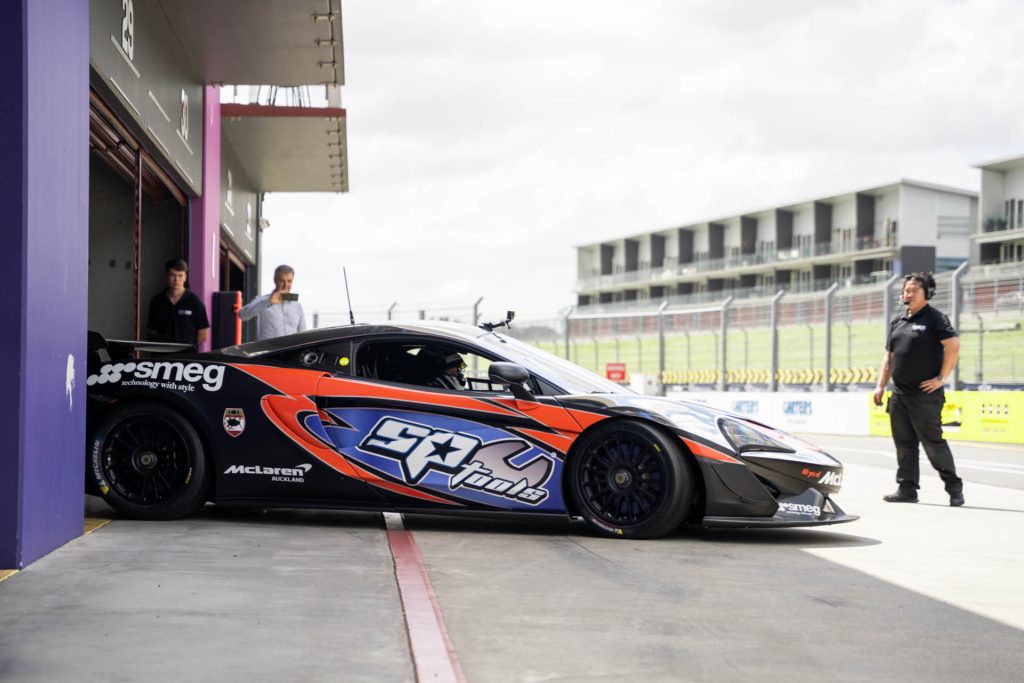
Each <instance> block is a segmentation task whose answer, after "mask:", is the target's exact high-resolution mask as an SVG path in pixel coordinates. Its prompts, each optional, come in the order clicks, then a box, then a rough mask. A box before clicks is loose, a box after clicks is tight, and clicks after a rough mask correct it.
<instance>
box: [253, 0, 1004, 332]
mask: <svg viewBox="0 0 1024 683" xmlns="http://www.w3.org/2000/svg"><path fill="white" fill-rule="evenodd" d="M342 14H343V24H344V40H345V74H346V85H345V87H344V88H343V94H342V97H343V105H344V106H345V108H346V109H347V112H348V164H349V183H350V191H349V192H348V193H346V194H338V195H327V194H324V195H314V194H271V195H268V196H267V201H266V205H265V215H266V217H267V218H268V219H269V220H270V222H271V227H270V228H269V229H268V230H267V231H265V232H264V233H263V237H264V261H263V262H264V268H263V273H262V278H261V280H262V290H261V291H269V289H270V288H271V287H272V282H271V271H272V270H273V268H274V266H275V265H277V264H278V263H281V262H287V263H289V264H291V265H293V266H294V267H295V269H296V280H295V291H298V292H300V293H301V297H302V299H301V300H302V302H303V304H304V306H305V309H306V312H307V314H311V313H312V312H313V311H319V312H320V313H321V324H324V323H340V322H342V318H341V317H340V316H337V315H335V316H329V315H328V314H329V313H341V312H343V311H345V310H346V307H345V304H344V289H343V286H342V277H341V266H342V265H344V266H346V267H347V269H348V276H349V282H350V285H351V288H352V302H353V305H354V307H355V309H356V315H357V319H359V318H360V317H362V318H363V319H370V318H372V317H378V318H379V317H380V316H381V315H382V312H383V311H384V309H386V308H387V307H388V306H389V305H391V304H392V302H398V307H397V308H396V312H397V313H399V314H403V317H410V316H414V315H415V311H416V310H418V309H421V308H424V309H427V312H428V316H437V315H449V316H458V315H463V316H465V315H466V314H467V312H468V311H469V310H470V308H471V306H472V304H473V302H474V301H475V300H476V299H477V298H479V297H484V302H483V304H482V311H483V313H484V315H485V317H487V318H493V317H496V316H498V314H500V313H501V312H504V311H505V310H506V309H515V310H516V311H517V316H518V317H519V318H521V319H524V320H525V319H528V318H532V319H537V318H546V317H553V316H555V315H556V314H557V313H558V312H559V310H560V309H564V308H565V307H567V306H569V305H571V304H572V303H574V301H575V295H574V293H573V287H574V284H575V277H576V251H575V248H574V247H575V246H576V245H579V244H584V243H589V242H595V241H599V240H603V239H609V238H614V237H621V236H625V235H629V234H635V233H641V232H646V231H650V230H656V229H661V228H666V227H671V226H675V225H682V224H685V223H690V222H695V221H698V220H703V219H708V218H714V217H721V216H727V215H733V214H737V213H741V212H745V211H752V210H755V209H761V208H766V207H769V206H774V205H780V204H785V203H789V202H794V201H797V200H803V199H810V198H813V197H817V196H825V195H830V194H836V193H840V192H845V191H851V190H855V189H859V188H865V187H871V186H875V185H882V184H885V183H888V182H892V181H894V180H897V179H899V178H913V179H917V180H924V181H929V182H934V183H940V184H946V185H952V186H956V187H963V188H968V189H974V190H977V189H978V186H979V182H980V180H979V179H980V172H979V171H978V170H977V169H974V168H972V167H971V165H972V164H975V163H978V162H984V161H990V160H993V159H997V158H1003V157H1008V156H1017V155H1024V136H1022V133H1024V116H1021V112H1022V111H1024V106H1022V105H1024V95H1022V93H1024V50H1022V49H1021V48H1020V40H1021V37H1022V36H1024V3H1022V2H1021V1H1020V0H884V1H882V0H862V1H857V0H842V1H831V0H675V1H669V0H665V1H655V0H630V1H629V2H623V1H622V0H617V1H615V2H613V1H612V0H586V1H579V2H576V1H568V0H517V1H516V2H514V3H510V2H484V1H481V0H429V1H428V0H422V1H413V0H402V1H400V2H380V1H379V0H345V1H344V2H343V5H342ZM360 314H362V315H360ZM344 317H345V318H347V314H346V315H345V316H344Z"/></svg>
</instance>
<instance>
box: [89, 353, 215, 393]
mask: <svg viewBox="0 0 1024 683" xmlns="http://www.w3.org/2000/svg"><path fill="white" fill-rule="evenodd" d="M225 369H226V366H224V365H213V364H209V365H207V364H203V363H182V362H180V361H150V360H144V361H139V362H137V363H136V362H129V363H107V364H106V365H104V366H103V367H101V368H100V372H99V374H98V375H89V379H88V380H86V384H88V385H89V386H93V385H95V384H120V385H121V386H123V387H131V386H135V387H146V388H149V389H172V390H175V391H184V392H191V391H195V390H196V388H200V389H205V390H206V391H218V390H219V389H220V388H221V387H222V386H223V385H224V371H225Z"/></svg>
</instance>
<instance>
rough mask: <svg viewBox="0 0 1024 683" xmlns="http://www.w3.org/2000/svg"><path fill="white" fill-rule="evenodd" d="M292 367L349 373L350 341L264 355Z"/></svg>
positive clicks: (343, 374) (338, 373) (333, 373)
mask: <svg viewBox="0 0 1024 683" xmlns="http://www.w3.org/2000/svg"><path fill="white" fill-rule="evenodd" d="M264 358H265V359H267V360H275V361H278V362H281V363H284V364H285V365H290V366H292V367H300V368H309V369H310V370H323V371H324V372H329V373H331V374H332V375H337V376H345V375H350V374H351V360H352V342H349V341H341V342H337V341H336V342H331V343H326V344H315V345H310V346H305V347H302V348H299V349H289V350H287V351H280V352H277V353H272V354H267V355H266V356H264Z"/></svg>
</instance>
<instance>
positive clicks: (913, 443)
mask: <svg viewBox="0 0 1024 683" xmlns="http://www.w3.org/2000/svg"><path fill="white" fill-rule="evenodd" d="M945 402H946V396H945V393H944V392H941V391H937V392H935V393H933V394H892V395H891V396H890V397H889V424H890V425H891V426H892V440H893V442H894V443H895V444H896V463H897V468H896V481H897V483H899V485H900V488H901V489H913V490H915V491H916V490H917V489H918V488H920V483H919V482H920V479H921V470H920V465H919V463H918V460H919V459H920V451H919V450H918V447H917V446H918V443H920V444H921V445H922V446H924V452H925V453H926V454H927V455H928V460H929V461H930V462H931V464H932V467H934V468H935V469H936V471H937V472H938V473H939V476H940V477H942V481H943V483H944V484H945V485H946V491H947V492H949V493H951V494H952V493H961V492H962V491H963V488H964V482H963V480H962V479H960V477H958V476H956V465H955V464H953V453H952V451H950V450H949V444H948V443H946V440H945V439H943V438H942V404H944V403H945Z"/></svg>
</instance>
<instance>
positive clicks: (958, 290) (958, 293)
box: [950, 261, 967, 391]
mask: <svg viewBox="0 0 1024 683" xmlns="http://www.w3.org/2000/svg"><path fill="white" fill-rule="evenodd" d="M965 270H967V261H964V262H963V263H961V264H960V265H959V267H957V269H956V270H954V271H953V281H952V288H953V291H952V292H951V293H950V296H951V297H952V301H953V310H952V311H950V313H951V314H952V317H953V329H954V330H956V333H957V334H960V308H961V306H963V284H962V283H961V282H960V278H961V277H962V276H963V274H964V271H965ZM950 388H951V389H952V390H953V391H956V390H957V389H959V388H960V363H957V364H956V367H954V368H953V384H952V386H951V387H950Z"/></svg>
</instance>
